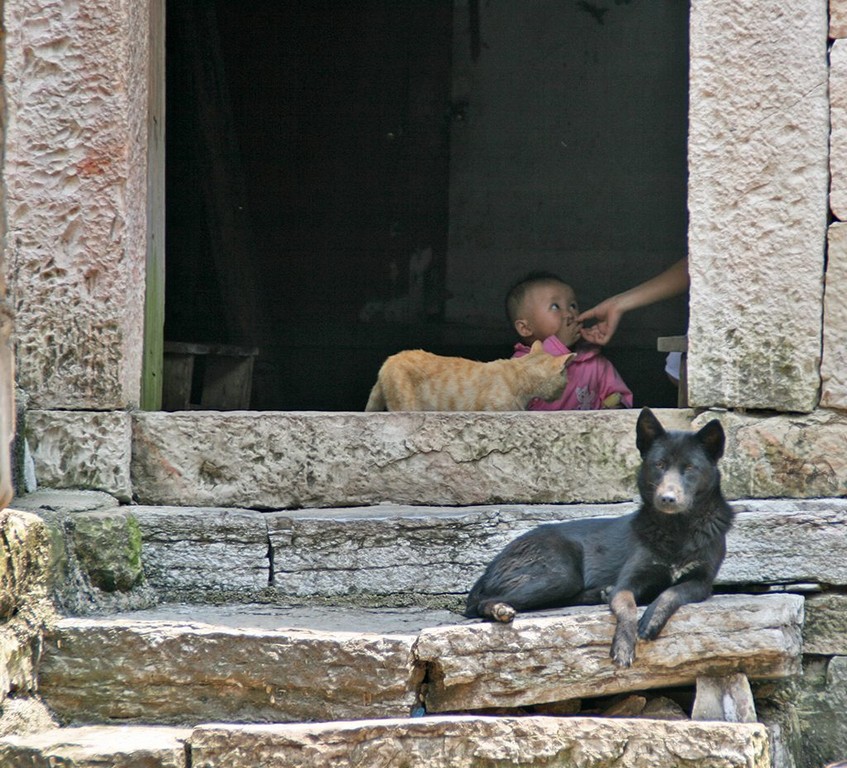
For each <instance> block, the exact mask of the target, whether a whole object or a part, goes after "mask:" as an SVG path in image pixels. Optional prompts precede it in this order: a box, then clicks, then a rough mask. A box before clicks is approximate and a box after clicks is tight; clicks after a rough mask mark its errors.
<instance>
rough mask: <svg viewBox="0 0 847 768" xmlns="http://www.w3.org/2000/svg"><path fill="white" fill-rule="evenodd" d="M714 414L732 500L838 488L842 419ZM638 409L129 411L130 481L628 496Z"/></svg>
mask: <svg viewBox="0 0 847 768" xmlns="http://www.w3.org/2000/svg"><path fill="white" fill-rule="evenodd" d="M657 413H658V415H659V418H660V419H661V421H662V423H663V424H665V425H666V426H667V427H669V428H677V429H688V428H690V427H692V426H693V427H699V426H702V424H704V423H705V422H706V421H707V420H709V419H712V418H719V419H720V420H721V422H722V423H723V425H724V428H725V429H726V431H727V451H726V456H725V457H724V459H723V460H722V462H721V469H722V473H723V477H724V483H723V485H724V491H725V493H726V495H727V497H728V498H730V499H733V498H734V499H739V498H769V497H788V498H819V497H834V496H844V495H847V461H844V460H843V458H842V456H843V451H841V447H842V446H843V445H844V441H845V439H847V414H845V413H843V412H839V411H827V410H820V409H819V410H817V411H815V412H813V413H810V414H805V415H797V414H790V415H786V414H781V415H770V416H762V415H750V414H746V415H745V414H735V413H729V412H712V411H707V412H704V413H701V414H698V415H697V416H696V417H695V415H694V412H693V411H690V410H661V411H658V412H657ZM637 416H638V412H637V410H621V411H612V412H601V411H590V412H576V411H570V412H561V413H534V412H526V413H503V414H492V413H368V414H365V413H272V412H271V413H260V412H228V413H208V412H206V413H203V412H190V413H189V412H186V413H135V414H133V416H132V421H133V450H132V454H133V455H132V487H133V490H134V492H135V493H136V495H137V497H138V501H139V502H140V503H142V504H146V505H164V506H168V505H170V506H204V507H247V508H255V509H294V508H303V507H348V506H356V505H367V504H380V503H383V502H386V501H390V502H392V503H395V504H420V505H457V506H466V505H474V504H499V503H511V504H515V503H521V504H551V503H556V504H566V503H604V502H615V501H625V500H629V499H631V498H632V497H633V496H634V494H635V478H636V473H637V469H638V465H639V456H638V451H637V450H636V447H635V421H636V418H637Z"/></svg>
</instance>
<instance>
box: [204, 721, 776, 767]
mask: <svg viewBox="0 0 847 768" xmlns="http://www.w3.org/2000/svg"><path fill="white" fill-rule="evenodd" d="M190 743H191V755H192V764H193V765H194V766H195V767H196V768H223V767H224V766H226V768H254V766H255V765H258V764H261V765H277V764H279V765H287V766H304V767H305V766H308V767H309V768H324V766H326V767H327V768H330V766H331V767H332V768H336V767H337V766H353V765H356V766H375V765H389V764H390V765H394V764H395V761H397V762H396V764H398V765H400V764H402V765H403V766H404V767H405V768H495V766H496V768H509V766H515V768H517V767H518V766H526V765H568V766H572V767H573V768H611V767H612V766H614V768H636V766H638V767H639V768H640V767H641V766H645V765H649V766H650V768H677V767H678V766H679V765H680V764H682V763H684V764H685V765H686V766H690V768H698V767H700V768H706V766H709V768H717V766H721V768H766V767H767V766H769V765H770V761H769V759H768V739H767V734H766V731H765V728H764V726H762V725H759V724H744V725H742V724H736V723H733V724H730V723H708V724H704V723H680V722H676V723H667V722H662V721H659V720H626V719H620V720H617V719H599V718H581V717H576V718H551V717H525V718H478V717H462V716H453V717H436V718H430V717H427V718H421V719H414V720H393V721H382V722H380V721H366V722H359V723H355V722H354V723H332V724H321V725H315V726H304V725H266V726H246V727H241V728H239V727H233V726H215V725H209V726H203V727H201V728H197V729H195V730H194V732H193V733H192V735H191V739H190ZM401 755H402V758H401V757H400V756H401Z"/></svg>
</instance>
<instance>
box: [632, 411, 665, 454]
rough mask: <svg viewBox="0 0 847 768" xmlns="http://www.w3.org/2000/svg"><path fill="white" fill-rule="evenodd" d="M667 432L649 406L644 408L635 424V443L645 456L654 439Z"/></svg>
mask: <svg viewBox="0 0 847 768" xmlns="http://www.w3.org/2000/svg"><path fill="white" fill-rule="evenodd" d="M664 434H665V428H664V427H663V426H662V425H661V424H659V420H658V419H657V418H656V417H655V416H654V415H653V411H651V410H650V409H649V408H642V409H641V413H639V414H638V422H637V423H636V425H635V445H636V446H637V448H638V450H639V452H640V453H641V455H642V456H643V455H644V454H645V453H647V451H649V450H650V446H651V445H653V441H654V440H655V439H656V438H657V437H661V436H662V435H664Z"/></svg>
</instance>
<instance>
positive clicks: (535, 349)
mask: <svg viewBox="0 0 847 768" xmlns="http://www.w3.org/2000/svg"><path fill="white" fill-rule="evenodd" d="M543 351H544V345H543V344H542V343H541V342H540V341H533V342H532V346H531V347H530V348H529V354H531V355H537V354H538V353H539V352H543Z"/></svg>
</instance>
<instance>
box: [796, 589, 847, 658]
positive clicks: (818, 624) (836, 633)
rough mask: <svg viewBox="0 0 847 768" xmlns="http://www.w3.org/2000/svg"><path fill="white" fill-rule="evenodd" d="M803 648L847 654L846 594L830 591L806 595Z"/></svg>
mask: <svg viewBox="0 0 847 768" xmlns="http://www.w3.org/2000/svg"><path fill="white" fill-rule="evenodd" d="M803 652H804V653H808V654H820V655H822V656H847V595H845V594H840V593H835V592H833V593H829V594H823V595H811V596H809V597H807V598H806V621H805V624H804V626H803Z"/></svg>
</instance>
